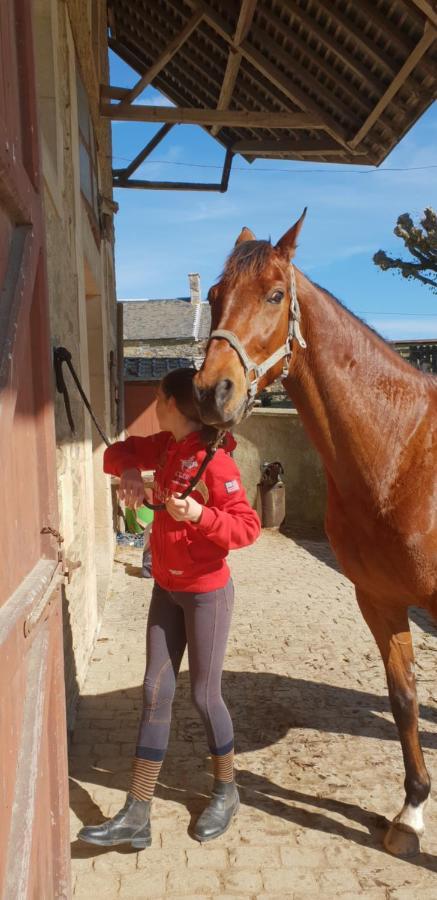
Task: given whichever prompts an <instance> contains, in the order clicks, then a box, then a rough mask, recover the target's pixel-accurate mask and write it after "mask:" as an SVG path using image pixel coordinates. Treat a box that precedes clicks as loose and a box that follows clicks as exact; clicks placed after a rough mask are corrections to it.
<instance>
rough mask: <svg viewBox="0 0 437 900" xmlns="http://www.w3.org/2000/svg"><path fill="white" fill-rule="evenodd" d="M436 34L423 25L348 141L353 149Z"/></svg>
mask: <svg viewBox="0 0 437 900" xmlns="http://www.w3.org/2000/svg"><path fill="white" fill-rule="evenodd" d="M436 35H437V30H436V29H435V28H434V27H433V26H432V25H429V24H427V25H426V26H425V31H424V33H423V35H422V37H421V39H420V41H419V42H418V43H417V44H416V46H415V48H414V50H413V52H412V53H410V55H409V57H408V59H407V60H406V62H405V63H404V65H403V66H402V68H401V69H399V72H398V74H397V75H396V77H395V78H394V79H393V81H392V82H391V84H390V85H389V87H388V88H387V90H386V91H385V93H384V94H383V95H382V97H381V98H380V100H379V101H378V103H377V104H376V106H375V107H374V109H373V110H372V112H371V113H370V115H369V116H368V117H367V119H366V121H365V122H364V123H363V125H362V126H361V128H360V130H359V131H358V132H357V133H356V135H355V137H354V138H353V139H352V140H351V141H350V146H351V147H352V148H353V149H355V147H357V146H358V144H360V143H361V141H362V140H363V138H364V137H365V136H366V135H367V134H368V132H369V131H370V129H371V128H372V125H374V123H375V122H376V121H377V119H379V117H380V115H381V113H382V112H383V111H384V109H385V108H386V106H387V105H388V104H389V103H390V100H391V99H392V97H393V96H394V95H395V94H396V93H397V92H398V90H399V89H400V88H401V87H402V85H403V84H404V83H405V81H406V80H407V78H408V76H409V75H410V73H411V72H412V71H413V69H414V67H415V66H416V65H417V63H418V61H419V60H420V59H422V56H423V55H424V53H426V51H427V50H428V49H429V47H430V46H431V44H432V43H433V41H434V40H435V38H436Z"/></svg>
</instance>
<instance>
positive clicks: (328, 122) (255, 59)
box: [187, 0, 348, 150]
mask: <svg viewBox="0 0 437 900" xmlns="http://www.w3.org/2000/svg"><path fill="white" fill-rule="evenodd" d="M187 2H188V3H189V4H190V5H193V4H194V0H187ZM199 7H200V8H201V9H202V11H203V15H204V18H205V20H206V21H207V22H208V24H209V25H210V26H211V28H213V29H214V30H215V31H217V33H218V34H220V35H221V37H222V38H223V39H224V40H225V41H226V43H227V44H230V45H231V46H233V34H232V31H231V29H230V27H229V25H228V23H227V22H226V21H225V19H223V18H222V16H220V15H219V14H218V13H216V12H215V10H213V9H212V7H210V6H208V4H206V3H204V2H201V3H199ZM239 50H240V51H241V53H242V55H243V56H244V58H245V59H247V61H248V62H250V63H251V65H253V66H254V67H255V69H258V71H259V72H261V73H262V74H263V75H264V76H265V77H266V78H267V79H269V80H270V81H272V82H273V84H275V85H276V87H278V88H279V90H281V91H282V93H283V94H285V96H286V97H288V98H289V99H290V100H292V102H293V103H295V104H296V106H299V107H300V109H302V110H305V111H306V112H308V113H311V114H312V115H314V117H315V119H318V121H319V122H320V126H321V127H322V128H324V130H325V131H326V132H327V133H328V134H329V135H331V137H332V138H333V139H334V140H336V141H337V142H338V144H339V145H340V146H342V147H344V148H345V149H346V150H347V149H348V145H347V135H346V133H345V132H344V130H343V129H342V127H341V125H339V124H338V122H336V121H335V119H334V118H333V117H332V116H331V115H330V114H329V113H326V112H322V111H320V110H319V108H318V107H317V104H316V103H314V101H313V100H311V98H310V97H309V96H308V95H307V94H306V93H305V91H303V90H302V89H301V88H299V87H298V86H297V85H296V84H294V82H293V81H292V80H291V78H288V77H287V75H285V74H284V72H282V71H281V69H278V67H277V66H275V65H274V63H271V62H270V61H269V60H268V59H267V58H266V57H265V56H264V55H263V54H262V53H260V52H259V50H257V49H256V48H255V47H254V46H253V45H252V44H251V43H250V42H249V41H248V40H247V39H246V40H244V41H242V42H241V44H240V46H239Z"/></svg>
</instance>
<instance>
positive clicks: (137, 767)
mask: <svg viewBox="0 0 437 900" xmlns="http://www.w3.org/2000/svg"><path fill="white" fill-rule="evenodd" d="M161 766H162V760H160V761H159V762H156V761H155V760H152V759H140V757H138V756H134V761H133V766H132V777H131V784H130V789H129V793H130V794H132V796H133V797H135V799H136V800H151V799H152V797H153V794H154V791H155V786H156V782H157V781H158V777H159V772H160V769H161Z"/></svg>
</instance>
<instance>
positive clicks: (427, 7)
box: [410, 0, 437, 28]
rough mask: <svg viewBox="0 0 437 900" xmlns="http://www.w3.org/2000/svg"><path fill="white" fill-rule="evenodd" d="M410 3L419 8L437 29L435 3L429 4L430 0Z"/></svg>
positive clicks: (411, 1) (411, 0)
mask: <svg viewBox="0 0 437 900" xmlns="http://www.w3.org/2000/svg"><path fill="white" fill-rule="evenodd" d="M410 3H413V4H414V6H417V8H418V9H420V11H421V12H423V14H424V16H426V17H427V19H429V21H430V22H431V24H432V25H434V26H435V27H436V28H437V6H436V4H435V2H434V3H432V2H431V3H429V2H428V0H410Z"/></svg>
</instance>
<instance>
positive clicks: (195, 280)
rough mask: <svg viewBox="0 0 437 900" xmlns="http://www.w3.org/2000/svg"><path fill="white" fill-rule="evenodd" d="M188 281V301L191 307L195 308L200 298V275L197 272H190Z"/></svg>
mask: <svg viewBox="0 0 437 900" xmlns="http://www.w3.org/2000/svg"><path fill="white" fill-rule="evenodd" d="M188 281H189V282H190V301H191V304H192V306H196V305H197V304H198V303H200V302H201V299H202V298H201V296H200V275H199V273H198V272H190V274H189V275H188Z"/></svg>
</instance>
